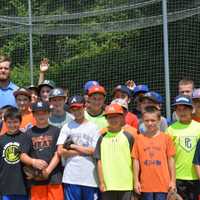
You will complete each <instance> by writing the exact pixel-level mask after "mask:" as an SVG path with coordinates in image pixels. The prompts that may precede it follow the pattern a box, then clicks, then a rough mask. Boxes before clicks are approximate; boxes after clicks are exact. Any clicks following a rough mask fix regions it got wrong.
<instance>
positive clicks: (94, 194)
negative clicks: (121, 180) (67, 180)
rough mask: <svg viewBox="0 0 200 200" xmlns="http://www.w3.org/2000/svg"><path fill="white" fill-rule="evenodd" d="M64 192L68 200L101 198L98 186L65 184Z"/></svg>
mask: <svg viewBox="0 0 200 200" xmlns="http://www.w3.org/2000/svg"><path fill="white" fill-rule="evenodd" d="M64 194H65V199H67V200H99V199H100V198H99V197H100V192H99V189H98V188H97V187H90V186H83V185H74V184H64Z"/></svg>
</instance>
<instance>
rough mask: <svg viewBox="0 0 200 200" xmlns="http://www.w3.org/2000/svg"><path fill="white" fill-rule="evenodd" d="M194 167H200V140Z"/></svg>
mask: <svg viewBox="0 0 200 200" xmlns="http://www.w3.org/2000/svg"><path fill="white" fill-rule="evenodd" d="M193 164H194V165H200V140H199V141H198V143H197V146H196V150H195V154H194V158H193Z"/></svg>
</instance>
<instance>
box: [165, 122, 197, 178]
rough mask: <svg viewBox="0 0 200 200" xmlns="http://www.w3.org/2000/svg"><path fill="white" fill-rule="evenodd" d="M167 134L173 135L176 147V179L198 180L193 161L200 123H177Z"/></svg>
mask: <svg viewBox="0 0 200 200" xmlns="http://www.w3.org/2000/svg"><path fill="white" fill-rule="evenodd" d="M166 132H167V133H168V134H169V135H171V137H172V139H173V141H174V143H175V146H176V156H175V161H176V178H177V179H180V180H197V179H198V178H197V174H196V171H195V168H194V166H193V164H192V160H193V157H194V153H195V148H196V144H197V141H198V139H199V137H200V123H198V122H196V121H194V120H192V121H191V123H190V124H182V123H181V122H179V121H177V122H175V123H174V124H172V125H171V126H170V127H169V128H168V129H167V131H166Z"/></svg>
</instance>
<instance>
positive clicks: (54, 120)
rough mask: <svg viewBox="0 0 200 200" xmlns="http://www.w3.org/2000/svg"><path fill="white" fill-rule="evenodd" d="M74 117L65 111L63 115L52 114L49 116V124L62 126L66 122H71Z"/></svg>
mask: <svg viewBox="0 0 200 200" xmlns="http://www.w3.org/2000/svg"><path fill="white" fill-rule="evenodd" d="M72 119H73V118H72V115H70V114H69V113H67V112H65V114H64V115H62V116H58V115H51V116H50V117H49V124H50V125H52V126H55V127H58V128H62V127H63V126H64V124H67V123H69V122H70V121H71V120H72Z"/></svg>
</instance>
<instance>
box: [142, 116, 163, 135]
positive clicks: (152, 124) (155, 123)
mask: <svg viewBox="0 0 200 200" xmlns="http://www.w3.org/2000/svg"><path fill="white" fill-rule="evenodd" d="M142 119H143V123H144V125H145V127H146V129H147V132H150V133H155V132H157V131H158V130H159V129H160V118H159V117H158V115H157V113H144V114H143V116H142Z"/></svg>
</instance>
